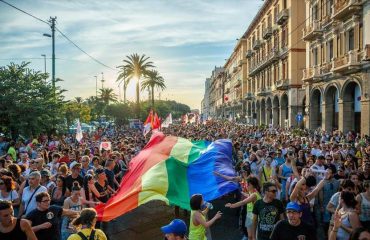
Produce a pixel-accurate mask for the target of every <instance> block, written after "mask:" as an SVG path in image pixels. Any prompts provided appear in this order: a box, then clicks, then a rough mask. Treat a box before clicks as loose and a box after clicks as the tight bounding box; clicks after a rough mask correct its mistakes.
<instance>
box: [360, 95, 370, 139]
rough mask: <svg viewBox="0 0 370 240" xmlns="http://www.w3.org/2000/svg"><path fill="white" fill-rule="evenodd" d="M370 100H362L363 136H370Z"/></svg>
mask: <svg viewBox="0 0 370 240" xmlns="http://www.w3.org/2000/svg"><path fill="white" fill-rule="evenodd" d="M369 119H370V99H369V98H367V99H364V100H361V134H366V135H370V121H369Z"/></svg>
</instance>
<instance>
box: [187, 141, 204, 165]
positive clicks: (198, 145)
mask: <svg viewBox="0 0 370 240" xmlns="http://www.w3.org/2000/svg"><path fill="white" fill-rule="evenodd" d="M192 144H193V147H192V148H191V150H190V152H189V157H188V164H190V163H192V162H193V161H194V160H196V159H197V158H198V157H199V155H200V154H201V153H202V151H203V150H205V149H206V147H207V146H206V144H205V141H193V142H192Z"/></svg>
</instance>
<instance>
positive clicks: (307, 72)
mask: <svg viewBox="0 0 370 240" xmlns="http://www.w3.org/2000/svg"><path fill="white" fill-rule="evenodd" d="M319 77H320V66H314V67H310V68H306V69H303V78H302V80H303V81H310V80H315V79H317V78H319Z"/></svg>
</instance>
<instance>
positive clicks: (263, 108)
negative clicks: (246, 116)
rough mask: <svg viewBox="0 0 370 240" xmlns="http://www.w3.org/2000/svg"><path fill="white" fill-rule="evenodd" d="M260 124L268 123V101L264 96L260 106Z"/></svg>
mask: <svg viewBox="0 0 370 240" xmlns="http://www.w3.org/2000/svg"><path fill="white" fill-rule="evenodd" d="M260 110H261V113H260V119H261V121H260V124H266V101H265V99H264V98H262V100H261V107H260Z"/></svg>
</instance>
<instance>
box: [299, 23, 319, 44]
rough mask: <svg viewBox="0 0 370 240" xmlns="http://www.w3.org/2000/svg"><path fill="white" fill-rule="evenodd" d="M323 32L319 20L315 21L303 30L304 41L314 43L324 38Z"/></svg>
mask: <svg viewBox="0 0 370 240" xmlns="http://www.w3.org/2000/svg"><path fill="white" fill-rule="evenodd" d="M322 33H323V32H322V30H321V26H320V21H319V20H314V21H313V23H312V24H310V25H309V26H306V27H305V28H303V40H304V41H312V40H314V39H316V38H318V37H321V36H322Z"/></svg>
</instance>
